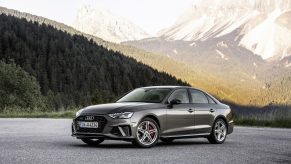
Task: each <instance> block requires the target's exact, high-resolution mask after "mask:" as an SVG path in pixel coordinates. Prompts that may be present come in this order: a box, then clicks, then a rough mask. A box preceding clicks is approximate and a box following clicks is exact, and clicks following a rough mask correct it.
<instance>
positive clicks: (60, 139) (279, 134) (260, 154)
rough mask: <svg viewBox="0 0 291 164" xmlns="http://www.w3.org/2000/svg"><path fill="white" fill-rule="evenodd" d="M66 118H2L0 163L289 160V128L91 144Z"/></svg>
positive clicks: (284, 161) (268, 161)
mask: <svg viewBox="0 0 291 164" xmlns="http://www.w3.org/2000/svg"><path fill="white" fill-rule="evenodd" d="M70 124H71V120H67V119H0V164H6V163H29V164H33V163H37V164H39V163H50V164H51V163H62V164H63V163H78V164H82V163H86V164H89V163H176V164H177V163H180V164H182V163H207V164H211V163H256V164H258V163H289V164H290V163H291V129H275V128H248V127H235V131H234V133H233V134H231V135H229V136H228V138H227V141H226V142H225V143H224V144H222V145H212V144H209V143H208V141H207V140H206V139H183V140H176V141H175V142H174V143H172V144H164V143H159V144H158V145H157V146H156V147H154V148H151V149H140V148H135V147H133V146H132V145H131V144H130V143H127V142H122V141H105V142H104V143H103V144H101V145H99V146H98V147H89V146H87V145H85V144H83V143H82V142H81V141H79V140H77V139H75V138H72V137H71V136H70Z"/></svg>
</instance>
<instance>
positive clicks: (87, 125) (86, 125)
mask: <svg viewBox="0 0 291 164" xmlns="http://www.w3.org/2000/svg"><path fill="white" fill-rule="evenodd" d="M79 126H80V128H98V122H79Z"/></svg>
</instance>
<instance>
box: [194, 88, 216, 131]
mask: <svg viewBox="0 0 291 164" xmlns="http://www.w3.org/2000/svg"><path fill="white" fill-rule="evenodd" d="M189 95H190V103H191V107H192V108H193V109H194V124H195V128H194V129H195V130H194V132H195V133H196V134H200V133H210V132H211V129H212V124H213V121H214V118H215V102H214V103H213V101H212V102H211V101H210V100H209V99H208V97H207V95H206V94H205V93H203V92H202V91H199V90H196V89H189Z"/></svg>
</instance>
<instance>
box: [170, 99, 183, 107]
mask: <svg viewBox="0 0 291 164" xmlns="http://www.w3.org/2000/svg"><path fill="white" fill-rule="evenodd" d="M175 104H181V100H179V99H173V100H171V101H170V102H169V107H173V105H175Z"/></svg>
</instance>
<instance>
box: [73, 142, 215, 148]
mask: <svg viewBox="0 0 291 164" xmlns="http://www.w3.org/2000/svg"><path fill="white" fill-rule="evenodd" d="M183 145H212V144H209V142H208V141H193V140H191V141H187V140H177V141H173V142H171V143H164V142H159V143H157V145H156V146H154V148H158V147H175V146H183ZM71 146H73V147H79V148H81V147H82V148H103V149H121V148H122V149H124V148H128V149H142V148H138V147H136V146H135V145H133V144H132V143H131V142H122V141H120V143H106V142H105V143H101V144H100V145H96V146H91V145H87V144H83V143H82V144H71Z"/></svg>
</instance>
